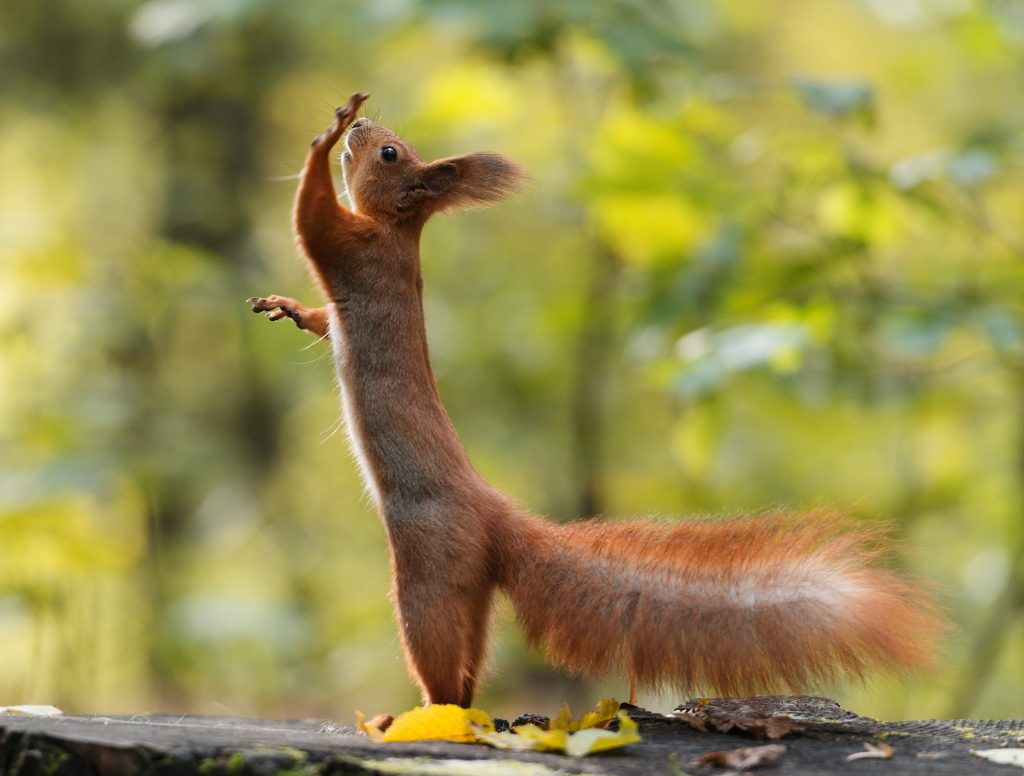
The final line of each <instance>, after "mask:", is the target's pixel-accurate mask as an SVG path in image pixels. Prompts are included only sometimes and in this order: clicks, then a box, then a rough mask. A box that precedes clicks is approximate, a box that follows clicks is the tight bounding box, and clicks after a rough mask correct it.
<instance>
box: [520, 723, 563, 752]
mask: <svg viewBox="0 0 1024 776" xmlns="http://www.w3.org/2000/svg"><path fill="white" fill-rule="evenodd" d="M513 730H515V731H516V735H518V736H519V737H520V738H523V739H526V740H527V741H530V742H531V744H532V745H531V746H530V747H529V748H530V749H532V750H533V751H535V752H564V751H565V747H566V742H567V741H568V739H569V735H570V734H569V733H568V732H566V731H565V730H544V729H542V728H539V727H537V726H536V725H519V726H518V727H515V728H513Z"/></svg>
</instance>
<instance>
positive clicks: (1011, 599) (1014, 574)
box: [946, 364, 1024, 719]
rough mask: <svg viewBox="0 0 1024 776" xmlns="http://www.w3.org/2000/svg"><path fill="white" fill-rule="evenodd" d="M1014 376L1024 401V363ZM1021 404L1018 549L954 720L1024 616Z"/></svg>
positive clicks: (952, 707)
mask: <svg viewBox="0 0 1024 776" xmlns="http://www.w3.org/2000/svg"><path fill="white" fill-rule="evenodd" d="M1014 374H1015V376H1016V378H1017V395H1018V396H1019V397H1021V398H1022V399H1024V364H1021V365H1017V366H1016V369H1015V370H1014ZM1021 404H1022V406H1021V410H1022V411H1021V414H1020V426H1019V429H1018V434H1019V438H1018V443H1017V444H1018V446H1017V462H1016V470H1017V483H1018V486H1019V495H1018V501H1019V503H1020V507H1019V508H1020V509H1021V511H1022V514H1021V520H1020V527H1019V536H1018V538H1017V546H1016V548H1015V549H1014V550H1013V551H1012V552H1011V553H1010V562H1009V564H1008V567H1007V570H1006V580H1005V581H1004V583H1003V587H1002V589H1001V590H1000V591H999V595H998V596H996V599H995V601H994V602H993V603H992V607H991V609H990V610H989V613H988V619H987V620H986V621H985V623H984V625H983V626H982V628H981V630H980V631H979V633H978V638H977V640H976V641H975V642H974V646H973V647H972V648H971V650H970V652H969V653H968V657H967V660H966V662H965V664H964V671H963V674H962V676H961V677H960V681H959V682H958V684H957V685H956V689H955V690H954V691H953V693H952V695H951V698H950V703H949V706H948V710H947V714H946V716H947V717H948V718H950V719H966V718H967V716H968V714H970V712H971V710H972V709H973V708H974V707H975V706H976V705H977V701H978V698H979V697H980V696H981V694H982V692H983V691H984V690H985V687H986V686H987V685H988V683H989V681H990V680H991V676H992V672H993V671H994V670H995V668H996V665H997V664H998V662H999V657H1000V655H1001V654H1002V652H1003V648H1004V647H1005V646H1006V642H1007V640H1008V638H1009V636H1010V633H1011V632H1012V630H1013V625H1014V623H1015V621H1016V620H1017V618H1019V617H1021V616H1024V401H1022V403H1021Z"/></svg>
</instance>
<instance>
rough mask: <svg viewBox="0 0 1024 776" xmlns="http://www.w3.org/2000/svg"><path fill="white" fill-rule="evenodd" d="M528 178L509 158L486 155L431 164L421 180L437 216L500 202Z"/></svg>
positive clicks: (498, 155) (453, 157) (448, 159)
mask: <svg viewBox="0 0 1024 776" xmlns="http://www.w3.org/2000/svg"><path fill="white" fill-rule="evenodd" d="M526 178H527V176H526V172H525V171H524V170H523V168H522V167H520V166H519V165H518V164H516V163H515V162H513V161H512V160H511V159H509V158H508V157H507V156H502V155H501V154H491V153H486V152H483V153H477V154H466V155H465V156H452V157H449V158H447V159H438V160H437V161H436V162H431V163H430V164H428V165H426V166H425V167H424V168H423V178H422V180H423V185H424V186H426V189H427V191H429V192H430V195H431V196H430V198H431V199H432V200H433V208H432V210H433V212H435V213H438V212H443V211H445V210H455V209H456V208H460V207H473V206H474V205H486V204H489V203H491V202H497V201H498V200H499V199H501V198H502V197H504V196H506V195H507V194H510V193H512V192H513V191H515V190H516V189H518V188H520V187H521V186H522V185H523V183H524V181H525V180H526Z"/></svg>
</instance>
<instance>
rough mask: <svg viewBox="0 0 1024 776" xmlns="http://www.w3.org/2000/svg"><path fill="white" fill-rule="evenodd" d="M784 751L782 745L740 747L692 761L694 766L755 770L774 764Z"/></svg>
mask: <svg viewBox="0 0 1024 776" xmlns="http://www.w3.org/2000/svg"><path fill="white" fill-rule="evenodd" d="M785 751H786V747H785V746H784V745H783V744H765V745H764V746H741V747H740V748H739V749H729V750H715V751H712V752H705V753H704V754H702V755H701V756H700V757H698V758H697V759H696V760H694V764H695V765H717V766H719V767H721V768H736V769H742V768H757V767H758V766H759V765H766V764H767V763H771V762H775V761H776V760H778V759H779V757H780V756H781V755H782V753H783V752H785Z"/></svg>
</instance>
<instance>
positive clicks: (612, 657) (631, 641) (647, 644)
mask: <svg viewBox="0 0 1024 776" xmlns="http://www.w3.org/2000/svg"><path fill="white" fill-rule="evenodd" d="M513 534H514V536H515V539H514V540H513V542H512V545H513V546H512V547H511V548H510V550H511V554H512V555H513V556H514V557H509V558H508V560H507V564H508V568H509V569H510V570H511V571H510V573H509V575H508V577H507V583H506V585H504V587H505V591H506V592H507V594H508V595H509V597H510V598H511V599H512V602H513V604H514V606H515V609H516V613H517V615H518V617H519V620H520V621H521V623H522V625H523V626H524V628H525V630H526V632H527V634H528V637H529V638H530V640H531V641H532V642H533V643H535V644H537V645H539V646H542V647H543V648H546V650H547V653H548V656H549V658H550V659H551V660H552V662H554V663H555V664H557V665H560V666H562V667H564V668H567V669H569V670H570V671H578V672H582V673H587V674H603V673H605V672H606V671H609V670H617V671H621V672H622V673H623V674H624V675H627V676H632V677H633V678H635V679H636V681H637V682H638V683H639V684H641V685H646V686H659V685H672V686H675V687H677V688H680V689H684V690H691V691H692V690H700V691H702V692H717V693H722V694H730V695H732V694H748V693H750V694H752V693H757V692H765V691H771V690H781V689H788V690H791V691H800V690H805V689H807V688H808V687H809V686H814V685H817V684H820V683H822V682H827V681H829V680H832V679H835V678H837V677H839V676H844V675H845V676H850V675H853V676H860V675H861V674H863V673H864V672H865V671H867V670H868V669H872V668H877V669H883V670H900V669H906V668H913V667H920V666H922V665H927V664H928V663H930V662H931V661H932V657H931V648H932V646H933V643H934V640H935V637H936V636H937V635H938V633H939V631H941V630H942V625H941V620H940V618H939V617H938V616H937V615H936V614H935V612H934V608H933V607H932V605H931V604H930V603H929V602H928V600H927V598H926V597H925V596H924V595H923V594H922V593H921V592H920V591H919V590H918V589H917V588H916V587H915V586H914V585H913V584H911V583H910V582H908V581H907V580H906V579H905V578H903V577H902V576H900V575H899V574H897V573H894V572H892V571H888V570H885V569H882V568H878V567H877V565H875V560H876V556H877V554H878V551H877V547H876V545H877V543H878V542H877V540H878V536H877V532H872V531H871V530H853V531H846V530H843V525H842V521H840V520H839V519H837V518H836V517H834V516H829V515H812V516H808V517H804V518H799V519H798V518H792V517H787V516H775V515H769V516H764V517H757V518H752V519H745V520H730V521H726V522H710V521H690V522H683V523H678V524H657V523H650V522H603V521H581V522H577V523H571V524H568V525H554V524H550V523H546V522H544V521H541V520H539V519H536V518H532V517H527V518H526V519H525V520H523V521H522V522H520V521H515V529H514V530H513Z"/></svg>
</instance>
